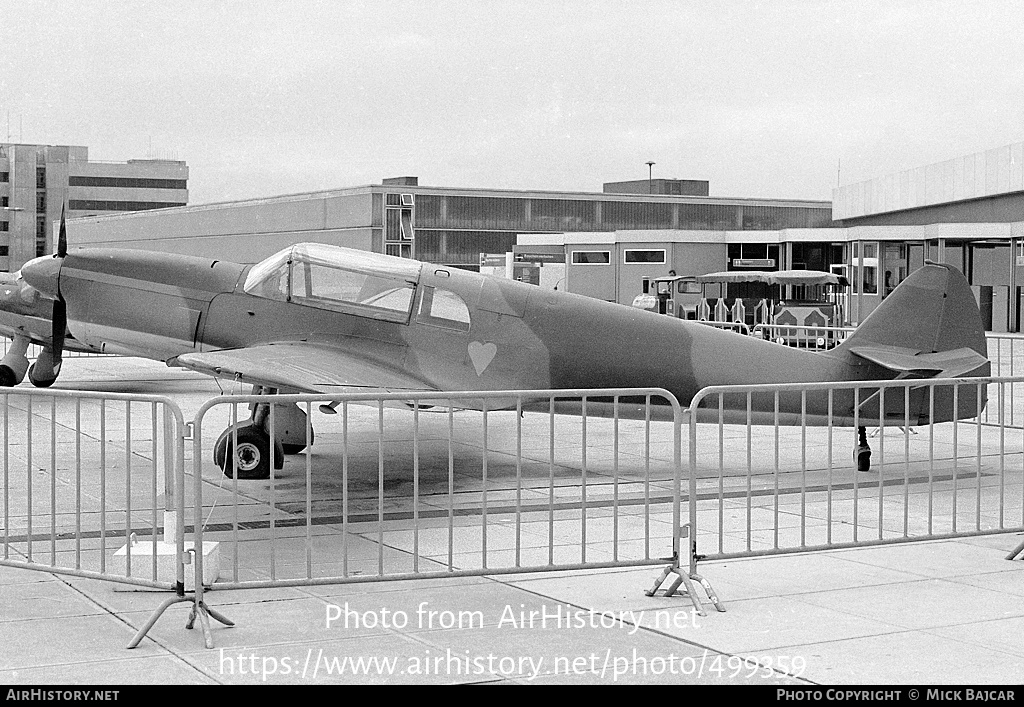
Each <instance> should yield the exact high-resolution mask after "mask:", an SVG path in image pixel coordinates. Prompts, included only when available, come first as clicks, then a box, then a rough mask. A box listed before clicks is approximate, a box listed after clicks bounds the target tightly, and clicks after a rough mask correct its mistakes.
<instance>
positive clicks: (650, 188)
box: [646, 162, 654, 194]
mask: <svg viewBox="0 0 1024 707" xmlns="http://www.w3.org/2000/svg"><path fill="white" fill-rule="evenodd" d="M646 164H647V193H648V194H653V193H654V180H653V177H654V163H653V162H647V163H646Z"/></svg>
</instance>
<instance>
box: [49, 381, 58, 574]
mask: <svg viewBox="0 0 1024 707" xmlns="http://www.w3.org/2000/svg"><path fill="white" fill-rule="evenodd" d="M50 565H52V566H53V567H56V566H57V397H56V396H51V397H50Z"/></svg>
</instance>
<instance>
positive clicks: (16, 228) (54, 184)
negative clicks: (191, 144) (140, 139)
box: [0, 143, 188, 271]
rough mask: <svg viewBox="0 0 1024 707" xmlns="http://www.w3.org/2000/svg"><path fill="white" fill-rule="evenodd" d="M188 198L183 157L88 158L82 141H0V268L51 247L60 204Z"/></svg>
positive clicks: (92, 209)
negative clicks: (62, 143)
mask: <svg viewBox="0 0 1024 707" xmlns="http://www.w3.org/2000/svg"><path fill="white" fill-rule="evenodd" d="M187 203H188V167H187V166H186V164H185V163H184V162H179V161H176V160H129V161H128V162H90V161H89V152H88V148H86V147H77V146H66V145H20V144H10V143H0V270H8V271H9V270H17V269H18V268H20V267H21V266H22V264H24V263H25V262H26V261H28V260H31V259H32V258H34V257H36V256H38V255H44V254H46V253H49V252H51V251H52V250H53V235H52V234H53V224H54V222H56V221H57V220H58V219H60V212H61V208H62V206H64V205H66V206H67V209H68V211H67V214H68V217H69V218H73V217H76V216H88V215H93V214H106V213H112V212H127V211H143V210H149V209H162V208H166V207H168V206H184V205H185V204H187Z"/></svg>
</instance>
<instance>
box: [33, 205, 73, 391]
mask: <svg viewBox="0 0 1024 707" xmlns="http://www.w3.org/2000/svg"><path fill="white" fill-rule="evenodd" d="M67 253H68V234H67V224H66V222H65V214H64V208H63V207H62V208H61V212H60V232H59V235H58V236H57V252H55V253H54V254H53V255H52V256H43V257H40V258H36V259H34V260H30V261H29V262H27V263H25V265H24V266H22V268H21V276H22V278H23V279H24V280H25V282H27V283H28V284H29V285H30V286H32V287H34V288H35V289H37V290H39V291H40V292H41V293H43V294H44V295H46V296H47V297H50V298H52V299H53V312H52V314H51V319H52V324H51V329H50V345H49V346H47V347H45V348H44V349H43V351H42V352H41V353H40V354H39V357H38V358H37V359H36V362H35V363H34V364H32V367H31V368H29V370H28V377H29V380H30V381H32V384H33V385H35V386H38V387H41V388H46V387H49V386H51V385H53V383H54V381H56V380H57V375H58V374H59V373H60V367H61V363H62V362H63V356H64V338H65V336H66V333H67V327H68V307H67V303H66V302H65V301H64V298H63V297H62V296H61V293H60V268H61V266H62V265H63V264H64V257H65V256H66V255H67Z"/></svg>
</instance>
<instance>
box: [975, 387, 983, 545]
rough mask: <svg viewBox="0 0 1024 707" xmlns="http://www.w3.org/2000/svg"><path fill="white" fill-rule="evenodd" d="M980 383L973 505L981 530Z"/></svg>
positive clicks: (976, 393) (976, 525)
mask: <svg viewBox="0 0 1024 707" xmlns="http://www.w3.org/2000/svg"><path fill="white" fill-rule="evenodd" d="M981 386H982V384H981V383H978V386H977V388H976V389H975V398H976V400H975V404H976V406H977V416H976V418H977V423H976V424H975V426H974V427H975V429H976V430H977V435H978V436H977V442H976V445H975V446H976V448H977V451H976V452H975V456H976V457H977V469H976V470H975V471H976V475H977V483H976V484H975V494H974V495H975V499H974V502H975V506H974V529H975V530H981V395H982V388H981Z"/></svg>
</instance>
